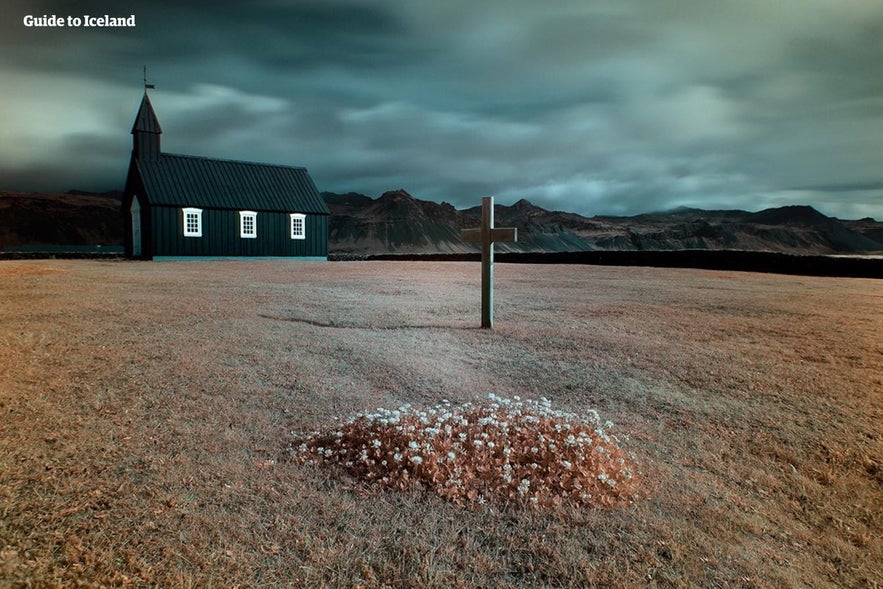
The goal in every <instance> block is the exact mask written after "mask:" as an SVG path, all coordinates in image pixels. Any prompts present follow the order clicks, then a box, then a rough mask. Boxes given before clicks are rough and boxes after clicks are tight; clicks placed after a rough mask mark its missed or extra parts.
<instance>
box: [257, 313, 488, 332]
mask: <svg viewBox="0 0 883 589" xmlns="http://www.w3.org/2000/svg"><path fill="white" fill-rule="evenodd" d="M258 316H259V317H262V318H264V319H272V320H274V321H289V322H292V323H305V324H307V325H314V326H316V327H329V328H332V329H371V330H398V329H463V330H473V329H474V330H478V329H481V327H480V326H478V325H451V324H447V325H445V324H435V325H376V324H370V323H369V324H367V325H359V324H355V323H346V322H335V321H328V322H324V321H317V320H315V319H305V318H302V317H278V316H275V315H266V314H264V313H258Z"/></svg>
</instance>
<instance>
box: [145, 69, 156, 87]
mask: <svg viewBox="0 0 883 589" xmlns="http://www.w3.org/2000/svg"><path fill="white" fill-rule="evenodd" d="M155 88H156V85H155V84H148V83H147V66H146V65H145V66H144V89H145V90H153V89H155Z"/></svg>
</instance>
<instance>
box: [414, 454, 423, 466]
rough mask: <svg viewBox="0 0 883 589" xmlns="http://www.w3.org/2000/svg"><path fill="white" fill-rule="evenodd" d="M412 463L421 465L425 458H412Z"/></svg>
mask: <svg viewBox="0 0 883 589" xmlns="http://www.w3.org/2000/svg"><path fill="white" fill-rule="evenodd" d="M411 462H413V463H414V464H420V463H422V462H423V457H422V456H411Z"/></svg>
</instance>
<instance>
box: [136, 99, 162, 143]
mask: <svg viewBox="0 0 883 589" xmlns="http://www.w3.org/2000/svg"><path fill="white" fill-rule="evenodd" d="M161 134H162V129H161V128H160V126H159V120H157V118H156V113H155V112H153V105H152V104H150V97H149V96H147V88H145V89H144V98H142V99H141V108H139V109H138V114H137V115H135V124H134V125H132V135H133V136H134V138H133V142H132V143H133V144H132V155H133V156H134V157H136V158H138V159H142V160H148V159H156V158H158V157H159V154H160V146H159V136H160V135H161Z"/></svg>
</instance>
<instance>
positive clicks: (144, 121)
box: [132, 91, 162, 133]
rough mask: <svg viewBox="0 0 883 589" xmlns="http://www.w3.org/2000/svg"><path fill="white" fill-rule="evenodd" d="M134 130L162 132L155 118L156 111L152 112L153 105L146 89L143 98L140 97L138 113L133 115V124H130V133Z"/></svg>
mask: <svg viewBox="0 0 883 589" xmlns="http://www.w3.org/2000/svg"><path fill="white" fill-rule="evenodd" d="M136 131H143V132H145V133H162V129H161V128H160V126H159V119H157V118H156V113H155V112H153V105H152V104H150V98H149V97H148V96H147V91H145V92H144V98H142V99H141V107H140V108H139V109H138V114H137V115H135V124H133V125H132V133H135V132H136Z"/></svg>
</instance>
